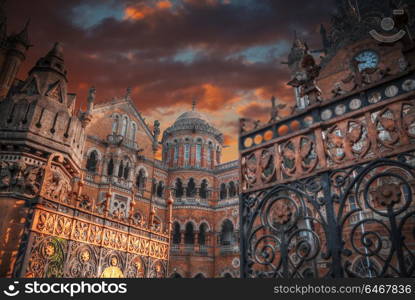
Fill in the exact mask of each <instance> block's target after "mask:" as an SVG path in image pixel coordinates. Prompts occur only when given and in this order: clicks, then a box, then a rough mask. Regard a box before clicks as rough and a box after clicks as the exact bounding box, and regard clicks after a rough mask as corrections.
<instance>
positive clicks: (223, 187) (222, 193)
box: [220, 183, 228, 200]
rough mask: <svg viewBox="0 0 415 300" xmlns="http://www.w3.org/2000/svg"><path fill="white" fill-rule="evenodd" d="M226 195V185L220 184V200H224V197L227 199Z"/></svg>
mask: <svg viewBox="0 0 415 300" xmlns="http://www.w3.org/2000/svg"><path fill="white" fill-rule="evenodd" d="M227 194H228V193H227V191H226V184H224V183H222V184H221V185H220V199H221V200H223V199H226V197H228V195H227Z"/></svg>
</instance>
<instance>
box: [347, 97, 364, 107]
mask: <svg viewBox="0 0 415 300" xmlns="http://www.w3.org/2000/svg"><path fill="white" fill-rule="evenodd" d="M361 106H362V101H361V100H360V99H358V98H355V99H353V100H352V101H350V103H349V108H350V109H351V110H356V109H359V108H360V107H361Z"/></svg>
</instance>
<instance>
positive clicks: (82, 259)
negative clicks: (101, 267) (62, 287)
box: [66, 242, 99, 278]
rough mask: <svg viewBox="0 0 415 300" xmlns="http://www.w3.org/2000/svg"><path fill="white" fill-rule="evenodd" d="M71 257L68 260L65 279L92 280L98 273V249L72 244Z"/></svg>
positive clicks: (77, 243) (76, 243)
mask: <svg viewBox="0 0 415 300" xmlns="http://www.w3.org/2000/svg"><path fill="white" fill-rule="evenodd" d="M70 247H71V249H72V250H71V253H73V254H72V257H71V258H70V259H69V263H68V267H67V270H66V277H70V278H94V277H96V276H97V272H98V261H99V249H98V248H96V247H94V246H90V245H85V244H81V243H79V242H72V244H71V246H70Z"/></svg>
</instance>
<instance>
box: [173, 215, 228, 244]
mask: <svg viewBox="0 0 415 300" xmlns="http://www.w3.org/2000/svg"><path fill="white" fill-rule="evenodd" d="M207 231H208V225H207V224H206V223H202V224H200V226H199V231H198V233H197V241H198V243H199V245H206V242H207V238H206V235H207ZM195 237H196V235H195V228H194V225H193V223H192V222H188V223H187V224H186V226H185V231H184V236H183V238H184V240H183V242H184V244H185V245H193V244H195ZM172 240H173V244H180V243H182V234H181V227H180V224H179V223H178V222H175V223H174V224H173V238H172ZM219 243H220V245H221V246H228V245H233V244H234V243H235V231H234V227H233V224H232V222H231V221H230V220H228V219H226V220H224V221H223V223H222V226H221V232H220V235H219Z"/></svg>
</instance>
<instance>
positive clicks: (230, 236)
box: [0, 11, 239, 278]
mask: <svg viewBox="0 0 415 300" xmlns="http://www.w3.org/2000/svg"><path fill="white" fill-rule="evenodd" d="M0 13H1V16H0V35H1V36H0V38H1V41H0V64H1V65H2V68H1V71H0V97H1V98H0V99H1V100H0V111H1V112H2V113H1V114H2V117H1V118H0V219H1V220H2V223H1V225H0V236H1V242H0V276H1V277H134V278H141V277H156V278H162V277H192V278H193V277H196V278H207V277H238V276H239V247H238V242H239V241H238V227H239V215H238V207H239V204H238V203H239V202H238V190H239V168H238V163H237V162H229V163H222V162H221V152H222V149H223V147H224V142H223V135H222V134H221V132H220V131H219V130H218V129H216V128H215V127H214V126H213V124H212V123H211V122H210V121H209V119H208V117H207V116H205V115H204V114H202V113H200V112H198V111H197V109H196V108H195V105H193V109H191V110H189V111H188V112H184V113H183V114H181V115H180V116H179V117H178V119H177V120H176V122H175V123H174V124H172V126H171V127H169V128H168V129H167V130H166V131H165V132H164V133H163V135H162V136H161V135H160V123H159V122H158V121H155V122H154V124H153V125H152V126H149V125H148V124H147V123H146V121H145V119H144V118H143V116H142V114H141V113H140V111H139V104H138V105H136V103H137V102H139V101H137V102H135V101H133V99H132V98H131V95H130V92H131V91H130V89H127V90H126V93H125V95H123V96H122V97H117V98H113V99H110V100H108V101H105V100H100V99H97V97H96V91H95V89H94V88H91V89H90V91H89V94H88V98H87V99H86V100H87V101H86V103H87V105H86V110H85V111H77V110H76V109H75V107H76V95H75V94H73V93H70V92H69V91H68V89H67V82H68V77H69V76H68V72H67V70H66V67H65V60H64V54H63V49H62V46H61V45H60V44H59V43H56V44H55V45H54V46H53V47H52V49H51V50H50V51H49V52H48V53H47V54H46V55H45V56H44V57H42V58H40V59H39V60H38V61H37V63H36V64H35V66H33V68H32V69H31V70H30V72H29V74H28V75H27V77H26V78H24V79H23V80H20V79H17V78H16V74H17V72H18V70H19V67H20V65H21V63H22V62H23V61H24V59H25V55H26V51H27V50H28V48H29V46H30V42H29V38H28V27H27V26H26V27H25V28H24V29H23V30H22V32H21V33H19V34H17V35H12V36H7V31H6V25H7V22H6V17H5V14H4V11H0ZM69 74H70V72H69ZM160 148H161V149H162V160H158V159H157V158H156V152H157V150H158V149H160Z"/></svg>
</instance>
